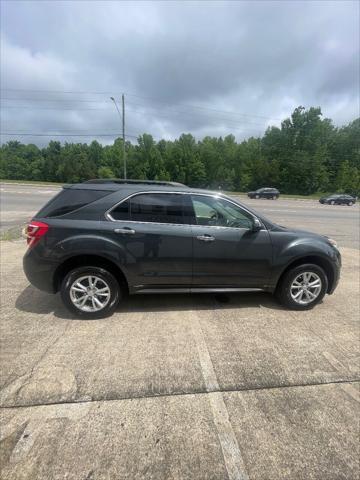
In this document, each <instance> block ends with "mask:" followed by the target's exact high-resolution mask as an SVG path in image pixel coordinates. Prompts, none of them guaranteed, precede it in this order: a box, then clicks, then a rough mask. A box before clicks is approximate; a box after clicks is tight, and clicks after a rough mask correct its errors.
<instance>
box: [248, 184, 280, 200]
mask: <svg viewBox="0 0 360 480" xmlns="http://www.w3.org/2000/svg"><path fill="white" fill-rule="evenodd" d="M247 196H248V197H249V198H267V199H269V200H276V199H278V198H279V197H280V192H279V190H278V189H277V188H272V187H265V188H259V189H258V190H255V191H254V192H248V194H247Z"/></svg>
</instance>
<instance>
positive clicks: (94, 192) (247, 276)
mask: <svg viewBox="0 0 360 480" xmlns="http://www.w3.org/2000/svg"><path fill="white" fill-rule="evenodd" d="M26 234H27V242H28V249H27V252H26V254H25V256H24V271H25V274H26V276H27V278H28V280H29V281H30V282H31V283H32V284H33V285H34V286H35V287H37V288H39V289H40V290H44V291H46V292H50V293H56V292H58V291H60V292H61V297H62V300H63V302H64V304H65V305H66V307H67V308H68V309H69V310H70V311H71V312H73V313H75V315H76V316H78V317H80V318H89V319H91V318H101V317H105V316H107V315H110V314H112V313H113V312H114V310H115V309H116V308H117V306H118V304H119V302H120V301H121V299H122V297H123V296H124V295H126V294H127V293H129V294H141V293H183V292H191V293H193V292H214V293H219V292H241V291H247V292H249V291H266V292H271V293H274V294H275V295H276V296H277V298H278V299H279V300H280V302H281V303H282V304H283V305H285V306H286V307H288V308H291V309H296V310H305V309H310V308H312V307H313V306H314V305H316V304H317V303H319V302H320V301H321V300H322V298H323V297H324V295H325V294H326V293H327V294H331V293H333V292H334V290H335V288H336V285H337V283H338V280H339V275H340V266H341V257H340V253H339V251H338V249H337V247H336V243H335V242H334V241H333V240H331V239H329V238H327V237H325V236H322V235H317V234H315V233H310V232H305V231H301V230H295V229H292V228H286V227H283V226H280V225H277V224H275V223H273V222H271V221H270V220H268V219H267V218H265V217H264V216H263V215H260V214H258V213H256V212H255V211H253V210H252V209H250V208H249V207H247V206H245V205H243V204H241V203H239V202H237V201H235V200H233V199H232V198H229V197H227V196H225V195H223V194H221V193H218V192H215V193H214V192H210V191H206V190H198V189H193V188H189V187H186V186H185V185H182V184H178V183H171V182H155V181H140V180H139V181H135V180H127V181H126V180H93V181H88V182H85V183H81V184H75V185H67V186H65V187H63V189H62V190H61V192H60V193H59V194H57V195H56V196H55V197H54V198H53V199H51V200H50V201H49V202H48V203H47V204H46V205H45V206H44V207H43V208H42V209H41V210H40V211H39V212H38V213H37V215H36V216H35V217H34V218H33V220H32V221H31V222H30V223H29V225H28V226H27V229H26Z"/></svg>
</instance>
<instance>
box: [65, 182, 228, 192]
mask: <svg viewBox="0 0 360 480" xmlns="http://www.w3.org/2000/svg"><path fill="white" fill-rule="evenodd" d="M63 188H66V189H73V190H101V191H107V192H121V193H124V194H126V195H130V194H132V193H137V192H151V191H157V192H173V193H177V192H179V193H184V192H188V193H191V192H193V193H207V194H212V195H214V194H215V195H224V194H223V193H222V192H221V191H219V190H218V191H216V190H215V191H213V190H204V189H200V188H191V187H187V186H186V185H183V184H181V183H176V182H160V181H159V182H157V181H144V180H139V181H126V182H111V181H109V182H100V181H96V182H95V181H90V182H83V183H74V184H67V185H64V186H63Z"/></svg>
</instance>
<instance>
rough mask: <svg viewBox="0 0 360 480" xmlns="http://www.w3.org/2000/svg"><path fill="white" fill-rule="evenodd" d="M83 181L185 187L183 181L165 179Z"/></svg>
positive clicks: (96, 179)
mask: <svg viewBox="0 0 360 480" xmlns="http://www.w3.org/2000/svg"><path fill="white" fill-rule="evenodd" d="M83 183H102V184H104V183H116V184H119V185H126V184H128V185H137V184H139V185H141V184H142V185H163V186H166V185H169V186H172V187H185V186H186V185H184V184H183V183H178V182H166V181H165V180H164V181H163V180H132V179H131V180H130V179H129V180H125V179H123V178H95V179H94V180H86V182H83Z"/></svg>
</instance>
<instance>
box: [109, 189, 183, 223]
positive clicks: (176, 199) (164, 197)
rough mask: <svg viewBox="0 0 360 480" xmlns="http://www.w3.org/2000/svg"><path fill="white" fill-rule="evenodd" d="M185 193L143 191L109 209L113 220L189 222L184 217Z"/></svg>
mask: <svg viewBox="0 0 360 480" xmlns="http://www.w3.org/2000/svg"><path fill="white" fill-rule="evenodd" d="M184 197H187V195H180V194H175V193H144V194H140V195H135V196H133V197H131V198H130V199H129V200H127V201H126V202H123V203H120V204H119V205H118V206H117V207H115V208H114V209H113V210H112V211H111V216H112V218H113V219H114V220H132V221H134V222H153V223H176V224H182V223H189V222H188V221H187V220H186V219H184V214H185V198H184Z"/></svg>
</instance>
